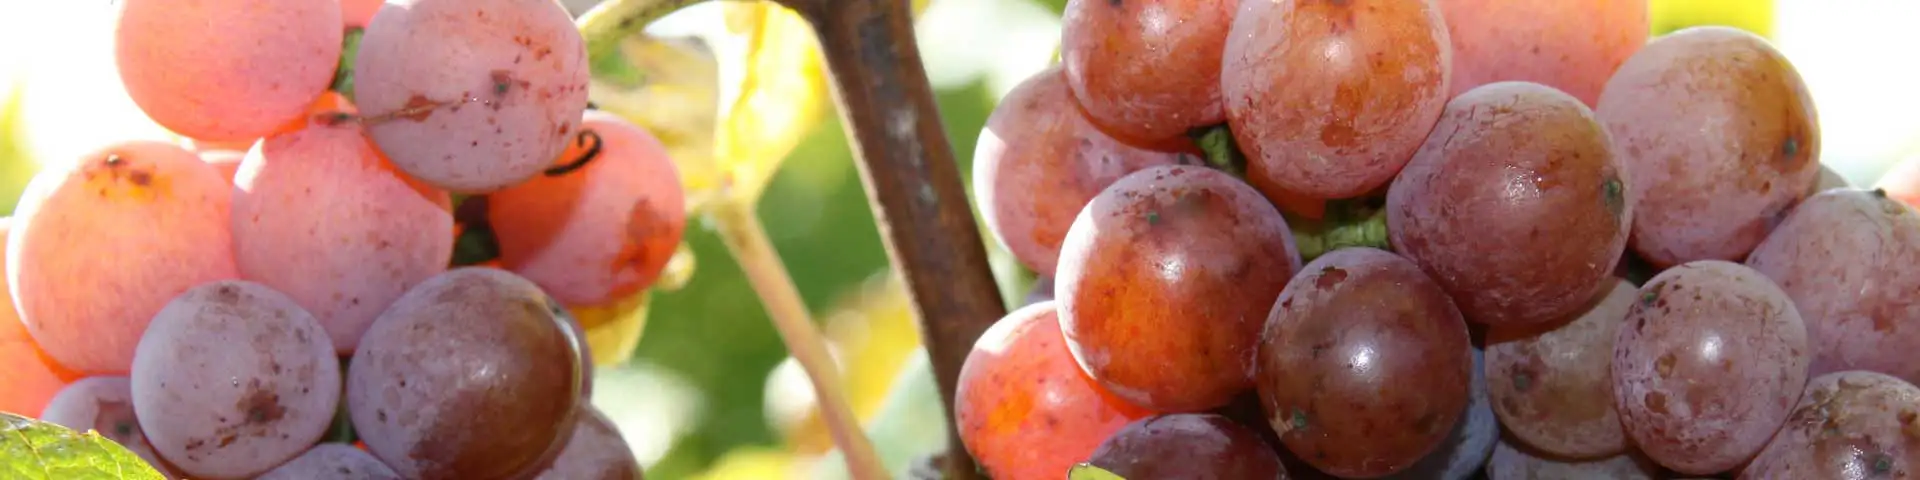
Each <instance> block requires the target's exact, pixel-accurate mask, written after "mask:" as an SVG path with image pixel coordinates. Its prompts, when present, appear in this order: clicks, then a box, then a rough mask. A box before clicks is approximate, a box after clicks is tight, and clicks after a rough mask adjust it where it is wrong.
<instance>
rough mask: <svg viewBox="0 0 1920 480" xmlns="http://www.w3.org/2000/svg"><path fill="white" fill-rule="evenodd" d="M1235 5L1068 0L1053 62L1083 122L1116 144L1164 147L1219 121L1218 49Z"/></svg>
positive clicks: (1214, 0)
mask: <svg viewBox="0 0 1920 480" xmlns="http://www.w3.org/2000/svg"><path fill="white" fill-rule="evenodd" d="M1234 5H1235V2H1231V1H1223V0H1125V1H1114V0H1070V1H1068V2H1067V6H1066V11H1065V12H1064V15H1063V17H1062V19H1061V21H1062V23H1063V25H1062V26H1061V30H1060V43H1061V44H1060V63H1061V64H1062V65H1063V66H1064V67H1065V68H1064V70H1065V76H1066V83H1067V86H1068V87H1070V88H1071V89H1072V94H1073V98H1075V99H1077V103H1078V105H1079V107H1080V109H1081V110H1082V111H1085V112H1086V114H1087V119H1088V120H1091V121H1092V122H1093V124H1094V125H1098V126H1099V128H1100V129H1101V130H1104V131H1105V132H1106V133H1107V134H1108V135H1112V136H1113V137H1114V138H1117V139H1119V140H1120V141H1123V142H1127V143H1128V144H1132V145H1138V146H1141V147H1145V148H1155V149H1163V150H1176V149H1180V148H1182V147H1183V146H1184V145H1187V143H1186V141H1185V140H1186V138H1185V135H1186V134H1187V132H1188V131H1189V130H1193V129H1195V128H1198V127H1205V126H1209V125H1215V124H1218V123H1220V122H1221V121H1223V120H1225V119H1226V113H1225V112H1224V111H1223V110H1222V108H1221V104H1220V53H1221V51H1222V49H1223V48H1224V44H1225V43H1226V41H1227V29H1226V27H1227V25H1228V24H1229V23H1230V22H1232V20H1233V7H1234ZM1189 148H1190V147H1189Z"/></svg>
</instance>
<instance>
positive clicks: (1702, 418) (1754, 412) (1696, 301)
mask: <svg viewBox="0 0 1920 480" xmlns="http://www.w3.org/2000/svg"><path fill="white" fill-rule="evenodd" d="M1638 295H1639V298H1638V300H1637V301H1635V302H1634V303H1633V307H1632V308H1631V309H1629V310H1628V313H1627V318H1626V323H1625V324H1623V325H1621V327H1620V331H1619V334H1618V335H1619V337H1617V339H1616V340H1615V341H1614V353H1613V382H1614V385H1613V399H1614V408H1615V410H1617V411H1618V412H1619V414H1620V423H1621V426H1622V427H1624V429H1625V431H1626V433H1627V436H1628V437H1627V438H1628V439H1629V440H1631V441H1632V442H1633V444H1634V445H1638V446H1639V447H1640V448H1641V450H1642V451H1644V452H1646V454H1647V456H1648V457H1651V458H1652V459H1653V460H1654V461H1656V462H1659V463H1660V465H1662V466H1665V467H1667V468H1670V469H1673V470H1675V471H1678V472H1681V473H1685V474H1690V475H1706V474H1713V473H1718V472H1723V471H1726V470H1728V469H1731V468H1734V467H1737V466H1739V465H1740V464H1741V463H1743V462H1746V461H1747V460H1748V459H1750V458H1753V455H1754V454H1755V453H1758V452H1759V451H1760V448H1761V447H1764V446H1766V443H1767V440H1768V439H1769V438H1771V437H1772V436H1773V434H1774V431H1776V430H1778V429H1779V428H1780V425H1781V424H1782V423H1783V422H1785V421H1786V420H1787V415H1788V413H1789V411H1790V410H1791V409H1792V408H1793V404H1794V399H1795V398H1796V397H1798V396H1799V394H1800V389H1801V387H1803V386H1805V385H1806V382H1807V365H1808V361H1809V357H1810V356H1811V355H1810V353H1811V350H1810V346H1809V345H1808V343H1807V330H1806V326H1805V324H1803V323H1802V322H1801V320H1800V314H1799V313H1798V312H1796V311H1795V309H1794V306H1793V303H1792V301H1791V300H1790V299H1788V297H1787V294H1786V292H1783V291H1781V290H1780V287H1778V286H1775V285H1774V283H1773V281H1771V280H1768V279H1767V277H1765V276H1763V275H1761V274H1760V273H1759V272H1756V271H1754V270H1753V269H1750V268H1747V267H1745V266H1742V265H1740V264H1737V263H1730V262H1725V261H1720V260H1700V261H1695V262H1689V263H1685V264H1681V265H1679V266H1676V267H1673V268H1670V269H1667V270H1666V271H1664V272H1660V274H1659V275H1655V276H1654V277H1653V279H1651V280H1648V281H1647V284H1646V285H1645V286H1642V287H1641V288H1640V291H1639V293H1638Z"/></svg>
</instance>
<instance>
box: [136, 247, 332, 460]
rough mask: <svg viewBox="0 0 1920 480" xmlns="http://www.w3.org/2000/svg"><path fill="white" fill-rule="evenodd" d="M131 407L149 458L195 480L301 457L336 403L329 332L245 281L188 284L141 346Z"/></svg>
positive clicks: (159, 316) (288, 300) (275, 294)
mask: <svg viewBox="0 0 1920 480" xmlns="http://www.w3.org/2000/svg"><path fill="white" fill-rule="evenodd" d="M132 384H133V385H132V386H133V408H134V412H135V413H136V414H137V415H138V417H139V421H140V427H141V428H142V429H144V430H145V431H146V434H147V440H148V441H149V442H151V443H152V445H153V447H154V451H155V452H157V453H159V454H160V456H161V457H162V458H165V459H166V460H167V461H168V462H169V463H171V464H173V465H174V466H175V467H177V468H179V469H180V471H181V472H183V473H186V474H188V475H190V476H193V477H195V478H215V479H224V478H246V477H251V476H254V475H258V474H260V473H261V472H264V471H266V470H268V469H271V468H273V467H274V466H277V465H279V464H281V463H284V462H286V461H287V460H288V459H291V458H293V457H295V456H297V455H299V454H300V452H303V451H306V450H307V448H308V447H311V446H312V445H313V444H314V442H316V441H319V439H320V436H321V435H322V434H325V433H326V431H327V427H328V425H330V424H331V423H332V421H333V417H334V412H335V411H336V410H337V409H338V406H339V402H340V362H339V360H338V359H337V358H336V357H334V355H333V344H332V343H330V342H329V341H328V340H327V335H326V330H324V329H323V328H321V326H320V323H319V322H318V321H316V320H314V318H313V315H311V314H309V313H307V312H306V311H305V310H303V309H301V308H300V306H299V305H298V304H296V303H294V301H293V299H291V298H288V297H287V296H286V295H284V294H281V293H279V292H276V291H273V290H272V289H270V288H268V287H266V286H263V285H260V284H257V283H253V282H247V281H243V280H223V281H218V282H211V283H207V284H204V285H200V286H197V287H194V288H193V289H191V290H188V291H187V292H186V293H182V294H181V295H180V296H179V297H178V298H175V299H174V300H173V301H172V302H170V303H168V304H167V306H166V308H163V309H161V310H160V313H159V314H157V315H155V316H154V318H153V324H152V325H151V326H149V327H148V328H147V331H146V334H145V335H144V336H142V337H141V339H140V347H139V350H138V351H137V352H136V353H135V354H134V363H133V375H132Z"/></svg>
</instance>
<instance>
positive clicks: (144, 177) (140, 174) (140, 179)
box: [127, 171, 153, 187]
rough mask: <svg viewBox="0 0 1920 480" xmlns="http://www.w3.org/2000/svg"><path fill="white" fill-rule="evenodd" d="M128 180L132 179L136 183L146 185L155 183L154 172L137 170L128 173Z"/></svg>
mask: <svg viewBox="0 0 1920 480" xmlns="http://www.w3.org/2000/svg"><path fill="white" fill-rule="evenodd" d="M127 180H129V181H132V182H133V184H134V185H139V186H142V187H144V186H148V185H152V184H153V174H152V173H149V172H145V171H135V172H133V173H129V174H127Z"/></svg>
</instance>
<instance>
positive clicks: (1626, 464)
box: [1487, 441, 1666, 480]
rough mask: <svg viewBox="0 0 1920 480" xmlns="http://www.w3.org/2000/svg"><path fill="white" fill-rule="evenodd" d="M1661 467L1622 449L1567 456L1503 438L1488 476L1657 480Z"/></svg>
mask: <svg viewBox="0 0 1920 480" xmlns="http://www.w3.org/2000/svg"><path fill="white" fill-rule="evenodd" d="M1660 473H1661V472H1660V467H1659V466H1657V465H1654V463H1653V462H1652V461H1650V460H1647V459H1646V457H1644V456H1641V455H1638V454H1634V453H1622V454H1618V455H1614V456H1610V457H1605V458H1600V459H1592V460H1567V459H1562V458H1553V457H1549V456H1546V455H1542V454H1536V453H1532V452H1529V451H1527V450H1526V449H1525V448H1524V447H1517V446H1515V445H1514V444H1512V443H1509V442H1505V441H1503V442H1500V445H1499V446H1498V447H1495V448H1494V450H1493V459H1492V460H1489V461H1487V478H1488V479H1489V480H1533V479H1542V480H1545V479H1553V480H1654V479H1659V478H1666V477H1663V476H1661V474H1660Z"/></svg>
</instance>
